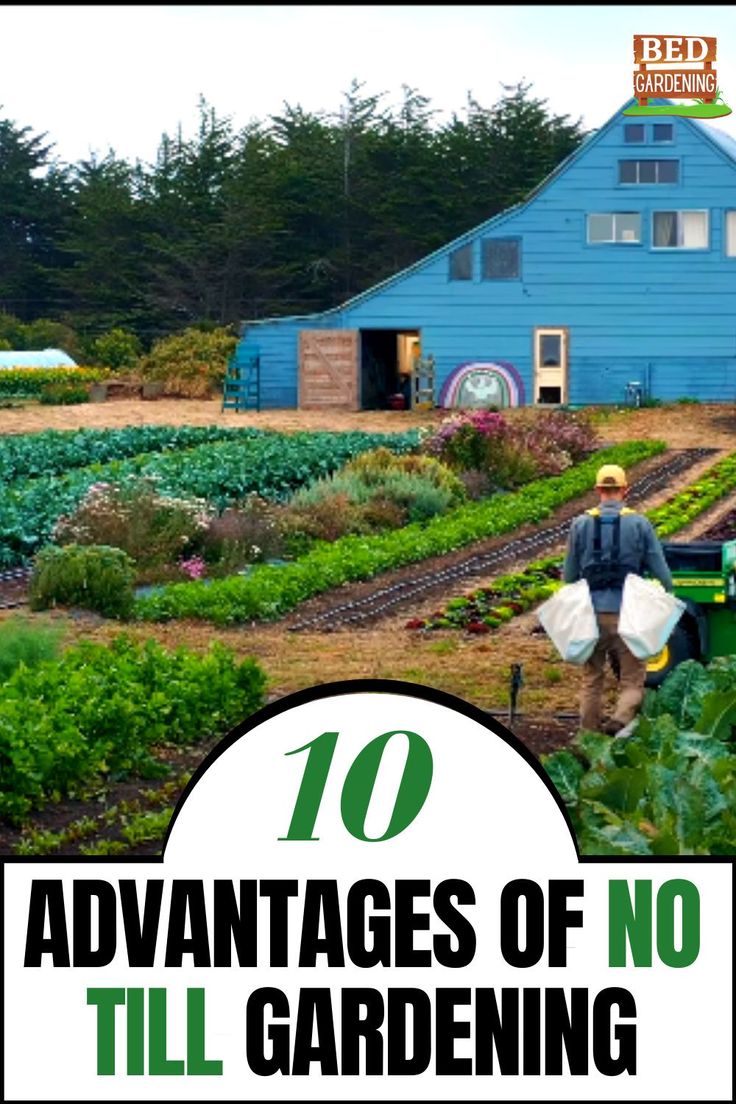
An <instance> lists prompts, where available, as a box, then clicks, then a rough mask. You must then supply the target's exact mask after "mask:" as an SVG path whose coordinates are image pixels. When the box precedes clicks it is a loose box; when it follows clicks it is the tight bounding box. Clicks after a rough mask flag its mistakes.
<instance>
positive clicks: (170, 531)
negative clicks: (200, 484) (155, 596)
mask: <svg viewBox="0 0 736 1104" xmlns="http://www.w3.org/2000/svg"><path fill="white" fill-rule="evenodd" d="M209 517H210V514H209V510H208V507H207V504H206V503H205V502H204V501H203V500H201V499H190V498H164V497H162V496H161V495H160V494H159V493H158V492H157V489H156V482H155V480H154V479H151V478H148V479H136V478H129V479H127V480H125V481H124V482H122V483H119V484H114V483H93V484H92V486H91V487H90V488H89V490H88V491H87V493H86V495H85V497H84V498H83V499H82V501H81V503H80V504H79V506H78V507H77V509H76V510H75V511H74V513H73V514H72V515H71V516H70V517H62V518H60V519H59V521H58V522H57V523H56V525H55V527H54V529H53V532H52V539H53V540H54V541H55V542H56V543H57V544H62V545H64V544H104V545H109V546H111V547H114V548H121V549H122V550H123V551H124V552H126V553H127V554H128V555H129V556H131V557H132V558H133V560H134V561H135V563H136V568H137V576H138V580H139V582H152V581H154V580H157V579H161V578H163V577H166V576H167V575H173V574H175V573H176V571H175V565H176V564H177V563H178V562H179V561H180V560H181V558H182V555H183V554H184V556H186V554H187V553H188V552H192V553H193V552H195V551H196V547H197V539H198V538H199V537H200V536H201V534H202V533H203V532H204V530H206V528H207V525H208V524H209ZM198 577H199V576H193V575H190V578H198Z"/></svg>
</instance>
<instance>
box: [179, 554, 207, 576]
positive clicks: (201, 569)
mask: <svg viewBox="0 0 736 1104" xmlns="http://www.w3.org/2000/svg"><path fill="white" fill-rule="evenodd" d="M179 567H180V568H181V569H182V571H183V572H184V574H185V575H186V576H187V578H188V579H201V578H202V576H203V575H204V573H205V571H206V570H207V564H206V563H205V562H204V560H203V559H202V557H201V556H190V557H189V559H187V560H179Z"/></svg>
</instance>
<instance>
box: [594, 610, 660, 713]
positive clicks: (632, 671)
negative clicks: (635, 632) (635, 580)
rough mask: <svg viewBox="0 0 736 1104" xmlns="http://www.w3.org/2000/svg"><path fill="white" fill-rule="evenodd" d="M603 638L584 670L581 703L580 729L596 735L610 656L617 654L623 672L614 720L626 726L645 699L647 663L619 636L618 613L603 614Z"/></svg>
mask: <svg viewBox="0 0 736 1104" xmlns="http://www.w3.org/2000/svg"><path fill="white" fill-rule="evenodd" d="M598 629H599V632H600V637H599V639H598V643H597V644H596V646H595V651H594V652H593V654H592V656H591V657H590V659H589V660H588V661H587V663H586V664H585V666H584V667H583V687H582V694H581V700H580V727H581V728H585V729H590V730H591V731H593V732H598V731H599V730H600V723H601V706H602V702H603V679H604V676H605V669H606V656H607V655H608V653H609V652H614V653H615V654H616V656H617V657H618V662H619V667H620V670H621V680H620V690H619V696H618V701H617V703H616V708H615V709H614V711H613V715H612V717H611V720H613V721H616V722H618V723H619V724H620V725H626V724H628V723H629V721H632V720H633V719H634V717H635V716H636V714H637V712H638V710H639V706H640V705H641V702H642V698H643V697H644V680H645V678H646V675H647V664H646V660H644V659H637V658H636V656H634V655H632V653H631V652H630V651H629V649H628V648H627V647H626V645H625V644H624V642H623V640H622V639H621V638H620V636H619V635H618V614H617V613H599V614H598Z"/></svg>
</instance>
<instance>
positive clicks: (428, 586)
mask: <svg viewBox="0 0 736 1104" xmlns="http://www.w3.org/2000/svg"><path fill="white" fill-rule="evenodd" d="M716 452H718V449H714V448H695V449H683V450H682V451H681V452H677V453H675V454H674V455H673V456H671V457H670V458H669V459H665V460H664V462H663V463H661V464H660V465H659V466H658V467H657V468H655V469H654V470H652V471H651V472H649V473H648V474H647V475H645V476H642V478H641V479H640V480H638V481H637V483H636V485H635V486H634V487H633V488H632V490H631V493H630V494H629V498H628V501H629V502H633V503H637V502H641V501H642V500H643V499H645V498H647V497H648V496H649V495H651V494H654V493H655V492H656V491H659V490H662V489H663V488H664V487H666V486H667V484H668V483H669V482H670V481H671V480H672V479H673V478H674V477H676V476H677V475H679V474H680V473H681V472H683V471H686V470H687V469H688V468H691V467H693V466H694V465H695V464H697V463H699V462H700V461H701V460H704V459H706V457H708V456H712V455H713V454H714V453H716ZM569 528H570V519H568V520H567V521H563V522H558V523H556V524H552V525H547V526H545V527H544V528H540V529H539V530H538V531H537V532H536V533H531V534H529V535H528V536H526V537H516V538H514V539H512V540H509V541H507V542H506V543H505V544H504V545H502V546H501V547H499V548H495V549H492V550H491V551H489V552H476V553H471V554H470V555H468V556H467V557H466V558H465V559H463V560H460V561H459V562H458V563H455V564H451V565H449V566H447V567H443V568H436V569H434V570H431V571H425V572H424V573H422V574H419V575H415V576H413V577H411V578H407V579H402V580H401V581H400V582H397V583H393V584H391V585H389V586H383V587H379V588H378V589H376V590H374V591H372V592H371V593H370V594H367V595H365V596H364V597H362V598H355V599H353V600H352V601H348V602H341V603H339V604H337V605H334V606H331V607H330V608H329V609H326V610H323V611H322V612H320V613H316V614H313V615H312V616H311V617H303V618H299V620H298V621H296V622H295V623H294V624H293V625H291V626H290V627H289V631H290V632H304V631H305V630H306V629H313V630H317V631H319V632H331V631H332V630H333V629H339V628H342V627H355V626H357V625H361V624H368V623H369V622H372V621H378V620H380V619H381V618H383V617H387V616H390V615H391V614H392V613H393V612H394V610H395V608H396V607H397V606H399V605H403V604H404V603H408V602H409V601H412V602H417V601H419V600H420V599H421V598H422V597H423V596H424V595H425V594H426V593H427V592H428V591H432V590H435V589H437V588H439V587H445V586H446V585H447V586H450V585H452V584H454V583H456V582H457V583H459V582H460V581H461V580H462V579H464V578H467V577H468V576H473V575H487V574H490V573H491V572H495V571H496V570H500V569H502V568H505V567H508V566H510V565H511V564H513V563H515V562H516V561H518V560H532V559H537V558H539V556H540V554H542V553H544V552H545V551H548V550H550V549H552V548H554V547H555V546H556V545H558V544H561V543H562V542H563V541H565V540H566V539H567V534H568V531H569ZM417 566H419V565H417Z"/></svg>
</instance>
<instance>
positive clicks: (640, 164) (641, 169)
mask: <svg viewBox="0 0 736 1104" xmlns="http://www.w3.org/2000/svg"><path fill="white" fill-rule="evenodd" d="M679 179H680V162H679V161H619V163H618V182H619V184H677V183H678V181H679Z"/></svg>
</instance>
